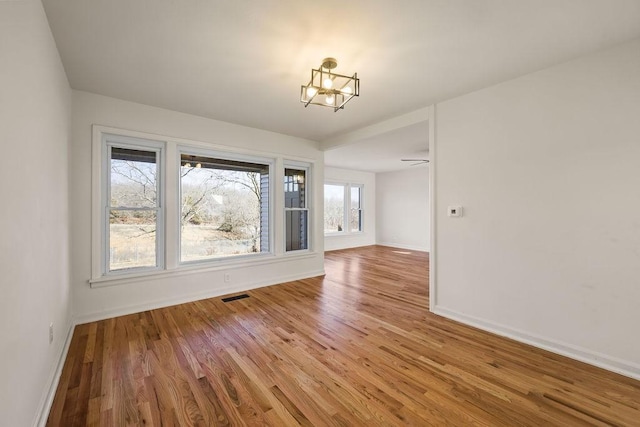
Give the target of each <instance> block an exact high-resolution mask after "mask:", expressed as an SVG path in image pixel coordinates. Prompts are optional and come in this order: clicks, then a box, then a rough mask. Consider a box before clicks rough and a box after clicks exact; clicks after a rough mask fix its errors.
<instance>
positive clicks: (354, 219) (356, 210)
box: [349, 187, 362, 231]
mask: <svg viewBox="0 0 640 427" xmlns="http://www.w3.org/2000/svg"><path fill="white" fill-rule="evenodd" d="M360 191H361V187H351V211H350V212H349V231H362V210H361V208H362V206H361V203H362V201H361V198H360V196H361V192H360Z"/></svg>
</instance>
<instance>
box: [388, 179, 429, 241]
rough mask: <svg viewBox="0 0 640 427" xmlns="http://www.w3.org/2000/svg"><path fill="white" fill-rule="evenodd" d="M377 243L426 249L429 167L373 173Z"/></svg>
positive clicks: (427, 239)
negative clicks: (374, 177) (374, 178)
mask: <svg viewBox="0 0 640 427" xmlns="http://www.w3.org/2000/svg"><path fill="white" fill-rule="evenodd" d="M376 212H377V223H376V236H377V242H378V244H380V245H386V246H394V247H397V248H405V249H411V250H417V251H429V246H430V245H429V242H430V226H429V224H430V223H429V217H430V212H429V166H414V167H413V168H410V169H405V170H401V171H396V172H385V173H378V174H376Z"/></svg>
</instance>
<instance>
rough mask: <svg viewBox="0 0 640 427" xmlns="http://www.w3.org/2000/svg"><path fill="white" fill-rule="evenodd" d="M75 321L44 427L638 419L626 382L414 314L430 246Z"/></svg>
mask: <svg viewBox="0 0 640 427" xmlns="http://www.w3.org/2000/svg"><path fill="white" fill-rule="evenodd" d="M405 252H406V251H403V250H394V249H392V248H386V247H381V246H371V247H366V248H359V249H352V250H344V251H335V252H330V253H327V254H326V277H324V278H322V277H318V278H313V279H307V280H300V281H296V282H291V283H285V284H281V285H277V286H271V287H268V288H262V289H257V290H253V291H249V292H246V294H247V295H249V298H244V299H238V300H235V301H230V302H223V301H222V300H221V298H212V299H208V300H203V301H198V302H193V303H188V304H181V305H177V306H173V307H168V308H164V309H158V310H151V311H147V312H143V313H138V314H133V315H129V316H122V317H118V318H114V319H108V320H104V321H100V322H94V323H89V324H84V325H79V326H77V327H76V329H75V332H74V335H73V339H72V343H71V347H70V350H69V354H68V356H67V360H66V363H65V366H64V370H63V372H62V377H61V379H60V384H59V387H58V390H57V393H56V396H55V400H54V403H53V407H52V409H51V413H50V415H49V420H48V425H50V426H76V425H78V426H80V425H103V426H128V425H145V426H151V425H153V426H161V425H162V426H171V425H181V426H191V425H199V426H216V425H233V426H240V425H272V426H293V425H303V426H325V425H331V426H360V425H367V426H369V425H385V426H395V425H411V426H431V425H437V426H440V425H453V426H467V425H483V426H516V425H517V426H543V425H545V426H546V425H558V426H577V425H618V426H632V425H636V426H638V425H640V382H639V381H634V380H632V379H629V378H626V377H623V376H620V375H616V374H613V373H610V372H607V371H604V370H601V369H598V368H595V367H592V366H589V365H586V364H583V363H580V362H576V361H573V360H570V359H567V358H564V357H561V356H558V355H555V354H552V353H549V352H546V351H543V350H538V349H536V348H533V347H530V346H527V345H524V344H519V343H517V342H514V341H511V340H508V339H504V338H500V337H497V336H495V335H492V334H489V333H485V332H482V331H479V330H477V329H473V328H470V327H466V326H463V325H461V324H459V323H456V322H453V321H449V320H446V319H444V318H441V317H438V316H436V315H433V314H431V313H429V312H428V295H427V289H428V280H427V273H428V255H427V254H425V253H419V252H412V253H405Z"/></svg>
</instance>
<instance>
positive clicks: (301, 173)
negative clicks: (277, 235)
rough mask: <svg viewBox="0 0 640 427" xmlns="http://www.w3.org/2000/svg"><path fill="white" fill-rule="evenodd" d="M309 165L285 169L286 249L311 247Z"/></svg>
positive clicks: (294, 249) (295, 249)
mask: <svg viewBox="0 0 640 427" xmlns="http://www.w3.org/2000/svg"><path fill="white" fill-rule="evenodd" d="M307 171H308V167H295V168H294V167H291V168H285V170H284V201H285V205H284V206H285V208H284V210H285V212H284V214H285V250H286V251H287V252H289V251H297V250H303V249H309V208H308V205H307V198H308V195H307V175H308V174H307Z"/></svg>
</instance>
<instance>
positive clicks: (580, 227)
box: [378, 40, 640, 378]
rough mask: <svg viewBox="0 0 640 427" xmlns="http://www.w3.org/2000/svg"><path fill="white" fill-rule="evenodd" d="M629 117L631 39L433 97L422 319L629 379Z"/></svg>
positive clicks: (634, 237) (636, 142) (638, 201)
mask: <svg viewBox="0 0 640 427" xmlns="http://www.w3.org/2000/svg"><path fill="white" fill-rule="evenodd" d="M639 117H640V40H636V41H635V42H633V43H629V44H626V45H622V46H619V47H617V48H614V49H610V50H607V51H603V52H600V53H597V54H593V55H590V56H586V57H583V58H581V59H578V60H574V61H572V62H568V63H565V64H562V65H558V66H555V67H552V68H549V69H546V70H543V71H540V72H536V73H533V74H530V75H527V76H524V77H521V78H518V79H515V80H512V81H508V82H505V83H502V84H499V85H497V86H494V87H491V88H488V89H484V90H480V91H478V92H475V93H471V94H468V95H465V96H462V97H459V98H456V99H453V100H449V101H446V102H443V103H441V104H438V105H437V107H436V130H435V132H436V141H435V147H434V148H435V150H434V151H435V159H434V162H435V166H436V170H435V182H434V185H435V203H436V206H435V209H436V215H435V220H436V224H435V227H436V236H435V237H436V240H435V243H436V246H435V255H436V260H435V263H434V266H435V295H433V294H432V296H431V297H432V302H433V303H434V308H435V311H436V313H440V314H443V315H447V316H450V317H454V318H457V319H459V320H462V321H465V322H467V323H471V324H475V325H478V326H480V327H483V328H486V329H490V330H494V331H497V332H499V333H503V334H506V335H510V336H513V337H516V338H517V339H520V340H523V341H529V342H532V343H535V344H536V345H539V346H541V347H546V348H550V349H552V350H554V351H557V352H560V353H564V354H568V355H572V356H573V357H577V358H579V359H582V360H586V361H589V362H591V363H595V364H598V365H601V366H605V367H608V368H610V369H613V370H618V371H623V372H624V373H626V374H627V375H631V376H635V377H636V378H640V339H638V331H637V327H638V325H640V310H639V309H638V307H639V306H638V304H639V303H640V214H639V213H640V167H639V160H640V120H639V119H638V118H639ZM380 187H381V186H380V183H378V188H380ZM381 202H382V200H381ZM448 205H462V206H463V207H464V217H462V218H448V217H447V216H446V207H447V206H448Z"/></svg>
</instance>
